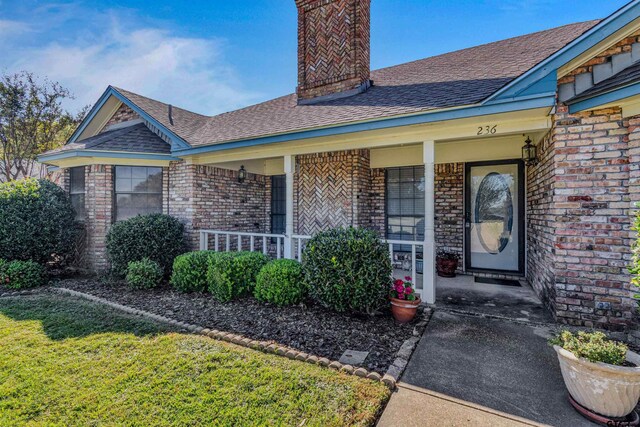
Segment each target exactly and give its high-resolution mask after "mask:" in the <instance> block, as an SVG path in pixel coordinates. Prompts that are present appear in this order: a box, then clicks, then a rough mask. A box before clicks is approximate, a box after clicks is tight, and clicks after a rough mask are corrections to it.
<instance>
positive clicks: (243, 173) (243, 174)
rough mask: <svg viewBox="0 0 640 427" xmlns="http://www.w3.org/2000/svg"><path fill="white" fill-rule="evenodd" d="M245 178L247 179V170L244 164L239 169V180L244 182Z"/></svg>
mask: <svg viewBox="0 0 640 427" xmlns="http://www.w3.org/2000/svg"><path fill="white" fill-rule="evenodd" d="M245 179H247V170H246V169H245V168H244V165H242V166H240V170H239V171H238V182H239V183H243V182H244V180H245Z"/></svg>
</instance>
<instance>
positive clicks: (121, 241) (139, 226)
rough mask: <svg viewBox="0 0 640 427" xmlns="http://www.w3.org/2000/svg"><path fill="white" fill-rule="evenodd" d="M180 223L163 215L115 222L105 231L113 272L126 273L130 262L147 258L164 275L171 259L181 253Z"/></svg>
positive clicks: (142, 216) (182, 250)
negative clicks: (157, 265)
mask: <svg viewBox="0 0 640 427" xmlns="http://www.w3.org/2000/svg"><path fill="white" fill-rule="evenodd" d="M185 250H186V244H185V241H184V226H183V225H182V223H181V222H180V221H178V220H177V219H176V218H173V217H171V216H169V215H163V214H151V215H139V216H136V217H134V218H130V219H128V220H125V221H120V222H116V223H115V224H113V225H112V226H111V229H110V230H109V233H108V234H107V257H108V258H109V261H110V262H111V268H112V270H113V273H115V274H116V275H119V276H123V275H125V274H126V271H127V267H128V265H129V262H130V261H140V260H142V259H143V258H149V259H150V260H151V261H155V262H157V263H158V264H159V265H160V268H162V271H163V273H164V274H165V275H166V276H168V275H169V274H170V272H171V267H172V265H173V261H174V259H175V258H176V257H177V256H178V255H180V254H182V253H184V252H185Z"/></svg>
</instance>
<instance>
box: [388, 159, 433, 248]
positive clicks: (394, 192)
mask: <svg viewBox="0 0 640 427" xmlns="http://www.w3.org/2000/svg"><path fill="white" fill-rule="evenodd" d="M424 185H425V183H424V167H423V166H411V167H403V168H390V169H387V171H386V187H387V189H386V217H387V218H386V220H387V239H392V240H414V241H422V240H424ZM398 250H411V247H410V246H406V247H404V246H403V247H401V248H399V249H398Z"/></svg>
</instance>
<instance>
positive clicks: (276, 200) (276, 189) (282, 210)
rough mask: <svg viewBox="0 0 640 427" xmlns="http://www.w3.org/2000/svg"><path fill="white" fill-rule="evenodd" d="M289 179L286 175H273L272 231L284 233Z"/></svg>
mask: <svg viewBox="0 0 640 427" xmlns="http://www.w3.org/2000/svg"><path fill="white" fill-rule="evenodd" d="M286 190H287V180H286V176H285V175H276V176H272V177H271V233H273V234H284V233H285V231H286V216H287V215H286V214H287V191H286Z"/></svg>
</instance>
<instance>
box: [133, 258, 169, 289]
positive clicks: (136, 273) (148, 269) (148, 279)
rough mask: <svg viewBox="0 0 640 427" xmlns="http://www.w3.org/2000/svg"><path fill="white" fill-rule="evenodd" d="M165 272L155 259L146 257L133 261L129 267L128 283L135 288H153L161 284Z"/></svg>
mask: <svg viewBox="0 0 640 427" xmlns="http://www.w3.org/2000/svg"><path fill="white" fill-rule="evenodd" d="M162 276H164V272H163V271H162V268H161V267H160V264H158V263H157V262H155V261H151V260H150V259H149V258H144V259H142V260H140V261H131V262H130V263H129V265H128V267H127V278H126V279H127V284H128V285H129V286H130V287H131V288H133V289H151V288H155V287H157V286H158V285H160V282H162Z"/></svg>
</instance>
